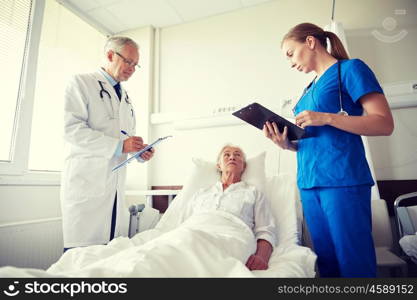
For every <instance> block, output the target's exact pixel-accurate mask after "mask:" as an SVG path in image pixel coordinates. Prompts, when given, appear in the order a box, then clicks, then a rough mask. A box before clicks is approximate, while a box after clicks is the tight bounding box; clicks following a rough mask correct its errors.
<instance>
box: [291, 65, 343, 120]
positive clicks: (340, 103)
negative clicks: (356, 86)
mask: <svg viewBox="0 0 417 300" xmlns="http://www.w3.org/2000/svg"><path fill="white" fill-rule="evenodd" d="M340 73H341V72H340V61H337V80H338V87H339V106H340V110H339V111H338V113H337V114H338V115H341V116H348V115H349V114H348V112H347V111H345V110H344V109H343V103H342V80H341V75H340ZM315 80H316V78H314V79H313V81H312V82H310V84H309V85H308V86H307V87H306V88H305V89H304V91H303V94H302V95H301V97H300V99H298V101H297V103H296V104H295V106H294V108H293V113H294V115H295V107H296V106H297V104H298V102H300V100H301V99H302V98H303V97H304V95H305V94H306V93H307V91H308V90H309V88H310V87H311V86H312V85H313V83H314V81H315Z"/></svg>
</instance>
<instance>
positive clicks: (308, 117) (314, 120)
mask: <svg viewBox="0 0 417 300" xmlns="http://www.w3.org/2000/svg"><path fill="white" fill-rule="evenodd" d="M329 122H330V116H329V114H328V113H322V112H316V111H311V110H304V111H302V112H300V113H299V114H298V115H297V116H296V117H295V124H297V125H298V126H300V127H302V128H306V127H307V126H323V125H327V124H329Z"/></svg>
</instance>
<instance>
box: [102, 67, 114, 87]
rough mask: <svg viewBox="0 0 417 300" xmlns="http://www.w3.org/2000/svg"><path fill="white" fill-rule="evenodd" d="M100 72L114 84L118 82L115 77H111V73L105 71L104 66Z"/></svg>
mask: <svg viewBox="0 0 417 300" xmlns="http://www.w3.org/2000/svg"><path fill="white" fill-rule="evenodd" d="M100 72H101V74H103V76H104V77H106V79H107V81H108V82H109V83H110V84H111V85H112V86H115V85H116V84H117V83H118V82H117V81H116V80H114V78H113V77H111V75H110V74H109V73H107V72H106V71H104V69H103V68H100Z"/></svg>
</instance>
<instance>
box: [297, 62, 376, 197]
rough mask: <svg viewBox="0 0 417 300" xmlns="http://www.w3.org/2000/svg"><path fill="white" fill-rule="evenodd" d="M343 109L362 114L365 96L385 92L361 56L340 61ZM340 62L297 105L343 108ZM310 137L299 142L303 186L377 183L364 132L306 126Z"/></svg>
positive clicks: (299, 175) (327, 109)
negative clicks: (355, 132) (362, 99)
mask: <svg viewBox="0 0 417 300" xmlns="http://www.w3.org/2000/svg"><path fill="white" fill-rule="evenodd" d="M340 64H341V65H340V67H341V82H342V103H343V109H344V110H345V111H347V112H348V113H349V115H350V116H361V115H362V114H363V108H362V105H361V104H360V102H359V101H358V100H359V99H360V98H361V97H362V96H364V95H366V94H369V93H372V92H377V93H383V91H382V88H381V86H380V85H379V83H378V80H377V79H376V77H375V75H374V73H373V72H372V70H371V69H370V68H369V67H368V66H367V65H366V64H365V63H364V62H363V61H361V60H359V59H349V60H342V61H340ZM337 78H338V75H337V63H335V64H333V65H332V66H331V67H329V68H328V69H327V70H326V71H325V72H324V73H323V74H322V76H321V77H320V78H319V79H318V81H317V82H313V83H312V85H311V86H309V87H308V88H307V89H306V91H305V93H304V95H303V96H302V97H301V98H300V100H299V101H298V103H297V104H296V106H295V108H294V113H295V115H297V114H299V113H300V112H302V111H304V110H311V111H317V112H328V113H337V112H338V111H339V110H340V104H339V89H338V79H337ZM306 132H307V134H308V135H309V136H310V137H309V138H305V139H301V140H299V142H298V151H297V163H298V164H297V171H298V173H297V183H298V187H299V188H302V189H309V188H314V187H336V186H353V185H373V184H374V181H373V179H372V175H371V172H370V169H369V166H368V162H367V161H366V157H365V150H364V146H363V143H362V139H361V136H360V135H357V134H353V133H349V132H346V131H343V130H340V129H337V128H335V127H332V126H328V125H326V126H309V127H306Z"/></svg>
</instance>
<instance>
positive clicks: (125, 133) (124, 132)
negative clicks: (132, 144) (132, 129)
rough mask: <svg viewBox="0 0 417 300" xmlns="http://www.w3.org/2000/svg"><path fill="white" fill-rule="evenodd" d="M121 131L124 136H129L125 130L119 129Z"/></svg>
mask: <svg viewBox="0 0 417 300" xmlns="http://www.w3.org/2000/svg"><path fill="white" fill-rule="evenodd" d="M120 132H121V133H123V134H124V135H125V136H128V137H131V136H130V135H129V134H128V133H127V132H126V131H124V130H120Z"/></svg>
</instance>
